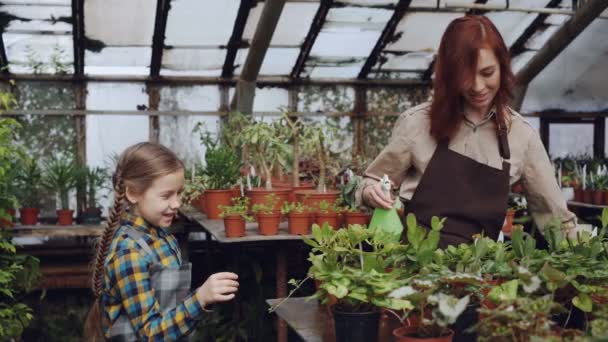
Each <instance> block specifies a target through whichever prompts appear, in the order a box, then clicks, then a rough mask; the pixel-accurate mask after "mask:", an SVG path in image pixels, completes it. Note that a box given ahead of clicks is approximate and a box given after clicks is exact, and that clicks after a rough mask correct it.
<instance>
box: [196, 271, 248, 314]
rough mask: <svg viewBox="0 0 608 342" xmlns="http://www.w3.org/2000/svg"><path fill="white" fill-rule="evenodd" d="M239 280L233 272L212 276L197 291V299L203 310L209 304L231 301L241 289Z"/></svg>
mask: <svg viewBox="0 0 608 342" xmlns="http://www.w3.org/2000/svg"><path fill="white" fill-rule="evenodd" d="M238 279H239V276H238V275H236V274H235V273H232V272H220V273H215V274H212V275H210V276H209V278H207V280H206V281H205V282H204V283H203V285H201V286H200V287H199V288H198V289H196V299H197V300H198V302H199V303H200V304H201V306H202V307H203V308H204V307H205V306H206V305H209V304H213V303H217V302H225V301H229V300H231V299H233V298H234V296H235V293H236V291H237V290H238V289H239V283H238V281H237V280H238Z"/></svg>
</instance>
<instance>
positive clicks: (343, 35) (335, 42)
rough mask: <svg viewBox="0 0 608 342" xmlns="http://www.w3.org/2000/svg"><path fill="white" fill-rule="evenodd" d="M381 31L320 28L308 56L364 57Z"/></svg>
mask: <svg viewBox="0 0 608 342" xmlns="http://www.w3.org/2000/svg"><path fill="white" fill-rule="evenodd" d="M380 34H381V32H378V31H371V32H360V31H356V30H353V31H350V32H349V31H328V30H325V28H324V29H323V30H321V32H320V33H319V35H318V36H317V40H315V44H314V45H313V47H312V49H311V51H310V57H313V58H314V57H365V58H367V57H368V56H369V54H370V53H371V52H372V49H373V48H374V46H375V45H376V42H377V41H378V38H380Z"/></svg>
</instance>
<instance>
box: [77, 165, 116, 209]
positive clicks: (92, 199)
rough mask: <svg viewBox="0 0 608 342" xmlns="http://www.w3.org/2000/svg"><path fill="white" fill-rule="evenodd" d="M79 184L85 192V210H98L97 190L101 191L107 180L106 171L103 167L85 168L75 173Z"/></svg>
mask: <svg viewBox="0 0 608 342" xmlns="http://www.w3.org/2000/svg"><path fill="white" fill-rule="evenodd" d="M77 172H78V176H79V179H78V181H79V182H80V186H82V187H83V188H84V189H85V190H86V191H85V193H86V207H87V208H98V207H99V200H100V199H101V197H100V196H99V190H101V189H103V187H104V186H105V184H106V182H107V181H108V180H109V178H110V177H109V175H108V170H107V169H106V168H103V167H90V166H85V167H82V168H81V169H80V170H78V171H77Z"/></svg>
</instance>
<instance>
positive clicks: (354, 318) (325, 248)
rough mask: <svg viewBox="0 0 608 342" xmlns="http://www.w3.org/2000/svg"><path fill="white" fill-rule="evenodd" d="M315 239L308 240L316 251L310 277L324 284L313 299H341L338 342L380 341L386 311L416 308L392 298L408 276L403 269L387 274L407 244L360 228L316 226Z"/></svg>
mask: <svg viewBox="0 0 608 342" xmlns="http://www.w3.org/2000/svg"><path fill="white" fill-rule="evenodd" d="M312 235H313V238H312V239H310V240H309V239H305V240H304V241H305V242H306V243H307V244H309V245H310V246H311V247H312V250H311V252H310V256H309V260H310V262H311V264H312V265H311V267H310V269H309V271H308V275H309V277H310V278H312V279H315V280H317V281H319V283H320V285H319V289H318V290H317V291H316V293H315V294H314V295H313V298H316V299H318V300H319V301H320V302H321V303H327V302H328V301H329V300H330V298H335V300H336V304H335V305H334V306H333V307H332V311H333V316H334V321H335V329H336V341H376V340H377V336H378V320H379V316H380V308H390V309H393V310H410V309H412V308H413V306H412V305H411V303H410V302H409V301H407V300H403V299H398V298H392V297H389V296H388V294H389V293H390V292H391V291H393V290H394V289H396V288H397V287H399V286H400V279H403V277H405V276H406V275H405V274H403V273H402V272H401V271H400V270H398V269H395V270H393V271H390V272H389V271H387V270H389V269H391V268H393V266H394V262H395V259H394V258H392V256H393V255H395V254H399V253H398V251H400V250H401V251H403V249H404V248H405V246H403V245H400V244H398V243H393V242H392V241H390V240H387V239H386V235H385V234H382V233H381V232H377V231H376V230H373V229H365V228H363V227H361V226H358V225H355V226H351V227H349V228H348V229H342V230H338V231H336V230H333V229H332V228H331V227H330V226H329V225H327V224H325V225H323V226H322V227H320V226H318V225H313V233H312ZM364 245H365V246H366V247H365V248H364V247H363V246H364Z"/></svg>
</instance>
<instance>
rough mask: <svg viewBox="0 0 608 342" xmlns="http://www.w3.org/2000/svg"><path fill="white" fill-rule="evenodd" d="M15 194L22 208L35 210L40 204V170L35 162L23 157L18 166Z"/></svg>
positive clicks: (41, 182) (41, 183)
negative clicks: (17, 188) (17, 189)
mask: <svg viewBox="0 0 608 342" xmlns="http://www.w3.org/2000/svg"><path fill="white" fill-rule="evenodd" d="M18 169H19V172H18V174H17V179H16V180H17V186H18V187H19V189H21V191H20V192H19V193H17V195H18V200H19V202H20V203H21V205H22V206H23V207H24V208H36V207H38V205H39V203H40V190H41V188H42V185H43V180H42V170H41V169H40V166H38V163H37V162H36V160H34V159H32V158H28V157H25V158H24V159H22V160H21V161H20V163H19V164H18Z"/></svg>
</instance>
